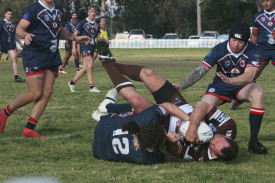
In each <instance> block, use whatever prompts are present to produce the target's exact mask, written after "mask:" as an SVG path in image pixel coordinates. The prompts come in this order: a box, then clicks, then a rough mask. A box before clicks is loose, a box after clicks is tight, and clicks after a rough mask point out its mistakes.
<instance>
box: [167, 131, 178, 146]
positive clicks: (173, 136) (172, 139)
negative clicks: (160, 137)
mask: <svg viewBox="0 0 275 183" xmlns="http://www.w3.org/2000/svg"><path fill="white" fill-rule="evenodd" d="M167 139H168V141H169V142H171V143H176V142H177V141H179V140H180V135H179V134H177V133H176V132H169V133H167Z"/></svg>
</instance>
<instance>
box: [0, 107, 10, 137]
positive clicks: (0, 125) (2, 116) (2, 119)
mask: <svg viewBox="0 0 275 183" xmlns="http://www.w3.org/2000/svg"><path fill="white" fill-rule="evenodd" d="M7 119H8V116H7V115H6V113H5V108H3V109H1V110H0V133H3V132H4V129H5V125H6V122H7Z"/></svg>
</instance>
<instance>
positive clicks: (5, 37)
mask: <svg viewBox="0 0 275 183" xmlns="http://www.w3.org/2000/svg"><path fill="white" fill-rule="evenodd" d="M14 37H15V25H14V24H13V23H12V22H7V21H6V20H5V19H4V20H2V21H0V48H1V51H2V52H5V53H6V52H7V51H9V50H13V49H16V43H15V39H14Z"/></svg>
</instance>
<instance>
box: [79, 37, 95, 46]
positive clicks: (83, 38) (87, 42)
mask: <svg viewBox="0 0 275 183" xmlns="http://www.w3.org/2000/svg"><path fill="white" fill-rule="evenodd" d="M76 41H77V42H79V43H85V44H86V45H88V44H89V43H90V41H91V39H90V38H89V37H88V36H77V37H76Z"/></svg>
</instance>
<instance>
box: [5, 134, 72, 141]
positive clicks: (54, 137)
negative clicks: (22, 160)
mask: <svg viewBox="0 0 275 183" xmlns="http://www.w3.org/2000/svg"><path fill="white" fill-rule="evenodd" d="M70 136H71V134H65V135H55V136H47V138H41V139H65V138H69V137H70ZM26 139H28V140H29V139H31V140H33V139H39V138H24V137H4V138H0V140H26Z"/></svg>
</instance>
